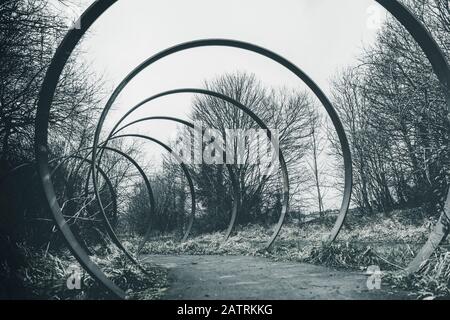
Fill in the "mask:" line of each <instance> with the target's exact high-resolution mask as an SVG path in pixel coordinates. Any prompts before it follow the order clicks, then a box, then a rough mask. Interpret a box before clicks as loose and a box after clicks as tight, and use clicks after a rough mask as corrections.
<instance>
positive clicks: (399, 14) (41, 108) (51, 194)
mask: <svg viewBox="0 0 450 320" xmlns="http://www.w3.org/2000/svg"><path fill="white" fill-rule="evenodd" d="M116 1H117V0H98V1H96V2H94V3H93V4H92V5H91V6H90V7H89V8H88V9H87V10H86V11H85V12H84V13H83V15H82V16H81V18H80V26H81V28H80V29H76V28H75V29H72V30H70V31H69V32H68V33H67V35H66V36H65V38H64V40H63V41H62V43H61V44H60V45H59V47H58V49H57V51H56V53H55V55H54V57H53V59H52V62H51V64H50V66H49V68H48V70H47V72H46V75H45V78H44V82H43V84H42V88H41V91H40V94H39V101H38V107H37V114H36V123H35V128H36V130H35V132H36V138H35V155H36V161H37V166H38V172H39V176H40V178H41V183H42V186H43V188H44V192H45V195H46V198H47V201H48V205H49V208H50V210H51V212H52V215H53V219H54V220H55V223H56V224H57V226H58V228H59V229H60V231H61V232H62V234H63V236H64V238H65V239H66V241H67V244H68V247H69V249H70V251H71V252H72V253H73V255H74V256H75V258H76V259H77V260H78V261H79V262H80V264H81V265H82V266H83V267H84V268H85V269H86V271H87V272H88V273H89V274H90V275H91V276H92V277H93V278H95V279H97V280H98V281H99V282H100V283H101V284H102V285H104V286H105V287H106V288H107V289H109V290H111V291H112V292H113V293H114V294H115V296H116V297H118V298H125V297H126V294H125V292H124V291H123V290H121V289H120V288H119V287H118V286H117V285H115V284H114V283H113V282H112V281H111V280H110V279H108V278H107V277H106V276H105V274H104V273H103V272H102V271H101V270H100V268H99V267H98V266H97V265H96V264H95V263H94V262H93V261H92V260H91V259H90V258H89V256H88V255H87V254H86V252H85V251H84V250H83V249H82V248H81V247H80V246H79V244H78V243H77V241H76V239H75V238H74V236H73V234H72V232H71V230H70V228H68V227H67V226H66V225H64V221H63V219H62V213H61V208H60V207H59V205H58V203H57V201H55V199H56V196H55V190H54V187H53V184H52V182H51V179H50V175H49V165H48V119H49V113H50V109H51V105H52V101H53V97H54V93H55V90H56V86H57V84H58V80H59V77H60V75H61V73H62V70H63V68H64V66H65V64H66V62H67V60H68V58H69V57H70V55H71V54H72V52H73V50H74V48H75V47H76V45H77V44H78V42H79V41H80V39H81V38H82V36H83V35H84V34H85V33H86V31H87V30H88V29H89V28H90V27H91V26H92V24H93V23H94V22H95V21H96V20H97V19H98V18H99V17H100V16H101V15H102V14H103V13H104V12H105V11H107V10H108V9H109V8H110V7H111V6H112V5H113V4H114V3H115V2H116ZM376 1H377V2H378V3H380V4H381V5H382V6H384V7H385V8H386V9H387V10H388V11H390V12H391V13H392V14H393V15H394V16H395V17H396V18H397V19H398V20H399V21H400V22H401V23H402V24H403V25H404V26H405V27H406V28H407V29H408V31H409V32H410V33H411V34H412V35H413V37H414V38H415V39H416V41H417V42H418V43H419V44H420V46H421V47H422V49H423V50H424V52H426V53H427V57H428V58H429V60H430V61H431V63H432V65H433V68H434V70H435V72H436V73H437V75H438V76H439V79H440V81H441V83H442V84H443V86H444V88H446V89H447V94H448V92H450V90H449V87H448V84H449V82H450V81H449V79H450V69H449V67H448V64H447V62H446V60H445V56H444V55H443V53H442V51H441V50H440V49H439V47H438V45H437V44H436V43H435V42H434V40H433V38H432V37H431V35H429V33H428V32H427V31H426V29H425V28H424V27H423V25H422V24H421V23H420V22H419V21H418V20H417V19H416V18H415V17H414V15H413V14H411V12H409V10H408V9H406V7H404V6H403V5H402V4H401V3H399V2H398V1H397V0H376ZM439 70H443V71H439ZM448 96H449V94H448ZM447 100H448V106H449V109H450V98H447ZM94 155H95V153H94ZM94 170H95V167H94ZM350 189H351V188H350ZM449 198H450V193H449V197H447V200H448V199H449ZM448 203H449V201H447V204H448ZM446 208H447V210H446V217H444V218H445V219H446V220H448V217H449V216H450V213H449V211H450V210H448V206H446ZM341 209H342V207H341ZM445 229H447V230H448V228H447V227H445ZM336 235H337V233H336ZM442 238H443V237H442ZM442 238H441V240H442Z"/></svg>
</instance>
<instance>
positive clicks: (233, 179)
mask: <svg viewBox="0 0 450 320" xmlns="http://www.w3.org/2000/svg"><path fill="white" fill-rule="evenodd" d="M150 120H168V121H173V122H177V123H180V124H183V125H185V126H187V127H189V128H191V129H195V126H194V124H193V123H191V122H189V121H186V120H182V119H179V118H176V117H166V116H154V117H145V118H141V119H138V120H136V121H133V122H130V123H128V124H126V125H124V126H123V127H121V128H118V129H117V130H116V131H114V132H112V135H113V136H114V135H116V134H118V133H119V132H121V131H123V130H125V129H126V128H129V127H131V126H132V125H134V124H137V123H140V122H144V121H150ZM226 167H227V170H228V174H229V175H230V180H231V184H232V187H233V192H234V199H233V205H232V209H231V210H232V211H231V218H230V222H229V223H228V227H227V230H226V232H225V237H224V241H227V240H228V239H229V237H230V235H231V233H232V232H233V229H234V225H235V223H236V219H237V215H238V208H239V203H240V194H239V190H238V182H237V180H236V175H235V174H234V171H233V168H232V167H231V165H229V164H226Z"/></svg>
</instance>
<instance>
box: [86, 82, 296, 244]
mask: <svg viewBox="0 0 450 320" xmlns="http://www.w3.org/2000/svg"><path fill="white" fill-rule="evenodd" d="M180 93H196V94H203V95H206V96H210V97H214V98H217V99H220V100H223V101H225V102H228V103H230V104H232V105H233V106H234V107H237V108H238V109H240V110H242V111H243V112H244V113H245V114H247V115H248V116H250V117H251V118H252V119H253V120H254V121H255V122H256V123H257V124H258V125H259V126H260V127H261V128H262V129H264V130H266V134H267V137H268V138H269V140H271V143H272V144H273V146H274V148H275V149H276V150H278V151H279V155H278V156H279V159H274V160H279V162H280V167H281V173H282V182H283V185H282V187H283V204H282V208H281V214H280V218H279V220H278V223H277V224H276V226H275V228H274V229H275V230H274V232H273V234H272V235H271V236H270V239H269V240H268V241H267V242H266V245H265V249H269V248H270V247H271V246H272V244H273V243H274V241H275V239H276V237H277V236H278V234H279V233H280V230H281V228H282V226H283V223H284V220H285V218H286V214H287V212H288V211H289V174H288V171H287V166H286V162H285V160H284V156H283V152H282V150H281V149H280V148H279V145H278V143H277V142H276V141H273V140H272V139H271V137H272V132H271V131H270V129H269V128H268V127H267V125H266V124H265V123H264V121H262V120H261V119H260V118H259V117H258V116H257V115H256V114H255V113H254V112H253V111H251V110H250V109H249V108H247V107H246V106H244V105H243V104H242V103H240V102H239V101H236V100H234V99H232V98H230V97H228V96H226V95H224V94H221V93H218V92H214V91H210V90H206V89H195V88H183V89H175V90H169V91H165V92H162V93H158V94H156V95H154V96H151V97H149V98H147V99H144V100H143V101H141V102H140V103H138V104H137V105H136V106H134V107H133V108H131V109H130V110H129V111H128V112H127V113H126V114H125V115H124V116H122V118H120V119H119V121H117V122H116V124H115V125H114V127H113V129H112V130H111V131H110V133H109V135H108V137H107V139H106V141H109V139H110V138H111V136H112V134H113V132H114V131H115V130H116V129H117V128H118V127H119V125H120V124H121V123H122V122H123V121H124V120H125V119H126V118H127V117H128V116H130V115H131V114H132V113H133V112H134V111H136V110H138V109H139V108H141V107H143V106H145V104H146V103H148V102H150V101H153V100H156V99H159V98H162V97H166V96H170V95H175V94H180ZM105 110H106V113H108V112H107V109H105ZM105 110H104V111H105ZM105 117H106V116H105ZM104 119H105V118H103V120H99V122H98V125H97V129H98V130H97V131H96V135H95V137H94V142H95V141H96V140H97V141H98V138H99V136H98V134H99V133H100V130H101V128H102V126H103V123H104ZM95 153H96V151H95V149H94V148H93V151H92V158H93V161H96V157H95ZM94 180H95V179H93V181H94ZM94 189H95V184H94Z"/></svg>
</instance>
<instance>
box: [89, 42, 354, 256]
mask: <svg viewBox="0 0 450 320" xmlns="http://www.w3.org/2000/svg"><path fill="white" fill-rule="evenodd" d="M210 46H222V47H233V48H238V49H243V50H247V51H250V52H254V53H257V54H260V55H262V56H265V57H266V58H269V59H270V60H272V61H274V62H277V63H278V64H280V65H282V66H283V67H285V68H286V69H288V70H289V71H291V72H292V73H293V74H295V75H296V76H297V77H298V78H299V79H300V80H302V81H303V82H304V83H305V84H306V85H307V86H308V87H309V88H310V89H311V91H312V92H313V93H314V95H315V96H316V97H317V98H318V99H319V101H320V102H321V103H322V105H323V106H324V108H325V110H326V111H327V113H328V115H329V117H330V119H331V121H332V123H333V126H334V128H335V130H336V133H337V135H338V138H339V141H340V144H341V149H342V154H343V158H344V171H345V172H344V193H343V198H342V203H341V208H340V210H339V214H338V217H337V219H336V222H335V224H334V226H333V228H332V230H331V232H330V235H329V237H328V241H329V242H332V241H334V240H335V238H336V237H337V235H338V233H339V231H340V230H341V228H342V225H343V223H344V220H345V217H346V214H347V210H348V207H349V205H350V198H351V191H352V160H351V152H350V147H349V144H348V139H347V136H346V134H345V130H344V127H343V126H342V123H341V121H340V119H339V116H338V114H337V112H336V111H335V109H334V107H333V105H332V104H331V102H330V101H329V99H328V98H327V97H326V95H325V94H324V93H323V91H322V90H321V89H320V88H319V86H318V85H317V84H316V83H315V82H314V81H313V80H312V79H311V78H310V77H309V76H308V75H307V74H306V73H304V72H303V71H302V70H301V69H300V68H298V67H297V66H296V65H294V64H293V63H291V62H290V61H288V60H287V59H285V58H283V57H282V56H280V55H278V54H277V53H275V52H272V51H270V50H268V49H265V48H262V47H259V46H256V45H254V44H251V43H247V42H242V41H237V40H228V39H204V40H197V41H191V42H186V43H182V44H179V45H176V46H173V47H170V48H168V49H166V50H163V51H161V52H159V53H157V54H155V55H153V56H152V57H150V58H148V59H147V60H145V61H144V62H143V63H141V64H140V65H139V66H137V67H136V68H135V69H134V70H133V71H131V72H130V73H129V74H128V75H127V76H126V77H125V78H124V80H122V82H121V83H120V84H119V85H118V86H117V88H116V90H115V91H114V92H113V93H112V95H111V97H110V99H109V100H108V102H107V103H106V106H105V108H104V109H103V113H102V115H101V117H100V120H99V123H98V126H97V131H96V133H95V136H94V144H95V139H96V138H97V136H99V134H100V131H101V127H102V124H103V122H104V120H105V118H106V115H107V114H108V112H109V109H110V108H111V107H112V105H113V103H114V102H115V100H116V99H117V97H118V95H119V94H120V92H121V91H122V90H123V89H124V88H125V87H126V86H127V84H128V83H129V82H130V81H131V80H132V79H133V78H134V77H136V76H137V75H138V74H139V73H141V72H142V71H143V70H145V69H146V68H147V67H149V66H150V65H152V64H153V63H155V62H157V61H159V60H161V59H162V58H165V57H167V56H169V55H171V54H174V53H177V52H180V51H184V50H188V49H192V48H199V47H210ZM97 141H98V140H97ZM95 157H96V153H93V160H95ZM280 222H281V223H280ZM282 224H283V222H282V221H279V223H278V224H277V227H276V228H275V233H274V237H273V238H272V239H271V240H270V241H269V242H268V244H267V248H269V247H270V246H271V244H272V243H273V241H274V240H275V238H276V237H277V236H278V233H279V231H280V229H281V227H282Z"/></svg>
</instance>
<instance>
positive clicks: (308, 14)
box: [75, 0, 385, 159]
mask: <svg viewBox="0 0 450 320" xmlns="http://www.w3.org/2000/svg"><path fill="white" fill-rule="evenodd" d="M92 2H93V1H87V0H80V3H81V6H82V7H87V6H88V5H89V4H90V3H92ZM377 10H378V11H377ZM378 12H379V13H378ZM377 14H379V15H380V18H383V17H384V16H385V11H384V9H382V8H380V7H379V6H378V5H377V4H376V3H375V1H374V0H282V1H275V0H245V1H244V0H227V1H223V0H221V1H218V0H190V1H186V0H126V1H125V0H121V1H118V3H116V4H115V5H113V6H112V7H111V8H110V9H109V10H108V11H107V12H106V13H105V14H104V15H103V16H102V17H101V18H100V19H99V20H98V21H97V22H96V23H95V24H94V26H93V27H92V28H91V32H90V35H89V36H88V37H87V38H86V39H85V41H84V42H83V45H82V50H83V52H84V55H83V58H84V59H85V60H86V61H88V62H89V63H90V64H91V66H92V69H93V70H94V71H96V72H97V73H99V74H101V75H103V76H104V79H105V80H106V83H107V89H113V87H114V86H115V85H117V84H118V83H119V82H120V81H121V80H122V79H123V78H124V77H125V76H126V75H127V74H128V73H129V72H130V71H131V70H132V69H133V68H134V67H136V66H137V65H138V64H140V63H141V62H142V61H143V60H145V59H146V58H148V57H149V56H151V55H153V54H155V53H157V52H158V51H160V50H163V49H165V48H167V47H169V46H173V45H175V44H178V43H181V42H185V41H191V40H195V39H203V38H228V39H237V40H242V41H247V42H252V43H254V44H257V45H259V46H263V47H265V48H268V49H270V50H272V51H275V52H277V53H278V54H280V55H282V56H284V57H285V58H287V59H288V60H290V61H291V62H293V63H294V64H296V65H297V66H299V67H300V68H301V69H303V70H304V71H305V72H306V73H307V74H308V75H310V77H311V78H312V79H313V80H314V81H316V82H317V83H318V84H319V86H320V87H322V89H323V90H324V91H325V92H326V93H328V92H329V83H330V79H331V78H332V77H333V75H334V74H335V73H336V71H338V70H339V69H341V68H343V67H345V66H348V65H351V64H352V63H354V62H355V59H356V58H357V57H358V55H359V54H360V53H361V52H362V48H363V47H364V46H366V45H368V44H370V43H372V42H373V40H374V36H375V34H376V31H377V28H376V26H377V25H376V24H374V23H373V20H371V19H373V18H374V16H376V15H377ZM75 15H76V13H75ZM375 18H376V17H375ZM375 20H377V19H375ZM237 70H240V71H248V72H252V73H255V74H256V76H257V77H258V78H259V79H260V80H261V81H262V82H263V83H265V84H267V85H270V86H286V87H289V88H298V89H302V88H304V86H303V85H302V83H301V81H300V80H298V79H297V78H296V77H295V76H293V75H292V74H291V73H290V72H289V71H287V70H285V69H283V68H282V67H280V66H278V65H277V64H275V63H274V62H271V61H270V60H268V59H267V58H264V57H261V56H258V55H256V54H252V53H249V52H246V51H243V50H239V49H227V48H223V47H220V48H216V47H210V48H198V49H192V50H189V51H184V52H182V53H178V54H176V55H174V56H171V57H168V58H165V59H164V60H162V61H159V62H158V63H156V64H155V65H152V66H151V67H150V68H148V69H147V70H146V71H145V72H144V73H142V74H141V75H140V76H139V77H138V78H136V79H135V80H133V81H132V82H131V83H130V84H129V85H128V87H127V88H126V89H125V90H124V91H123V92H122V94H121V95H120V99H119V100H118V103H117V104H116V105H115V111H114V112H113V113H112V114H111V116H110V117H109V119H108V123H111V122H112V121H113V120H117V119H118V117H119V116H120V115H122V114H123V113H124V112H125V111H126V110H127V109H129V108H130V107H131V106H133V105H135V104H136V103H138V102H139V101H141V100H142V99H144V98H146V97H149V96H151V95H153V94H155V93H158V92H161V91H165V90H170V89H175V88H183V87H201V86H202V83H203V82H204V81H205V80H207V79H211V78H214V77H215V76H217V75H220V74H223V73H226V72H234V71H237ZM191 99H192V96H191V95H187V94H186V95H182V96H176V97H170V98H164V99H162V100H158V101H156V102H152V103H150V104H149V105H148V106H147V107H146V108H144V110H143V111H142V112H138V113H136V115H135V116H134V117H132V118H133V119H135V118H137V117H138V116H142V115H158V114H159V115H173V116H178V117H181V118H184V119H186V117H187V114H188V113H189V111H190V102H191ZM149 128H150V129H149ZM175 129H176V126H175V125H171V124H169V123H168V122H162V121H161V122H153V123H147V124H146V126H145V128H144V127H143V126H139V127H136V130H133V131H135V132H136V131H138V132H143V130H145V132H146V133H149V134H151V135H153V136H155V137H157V138H160V139H162V140H163V141H168V140H169V139H170V138H173V137H174V133H175ZM150 150H151V154H152V155H151V158H154V159H157V158H159V157H160V154H158V149H153V148H152V149H150Z"/></svg>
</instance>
